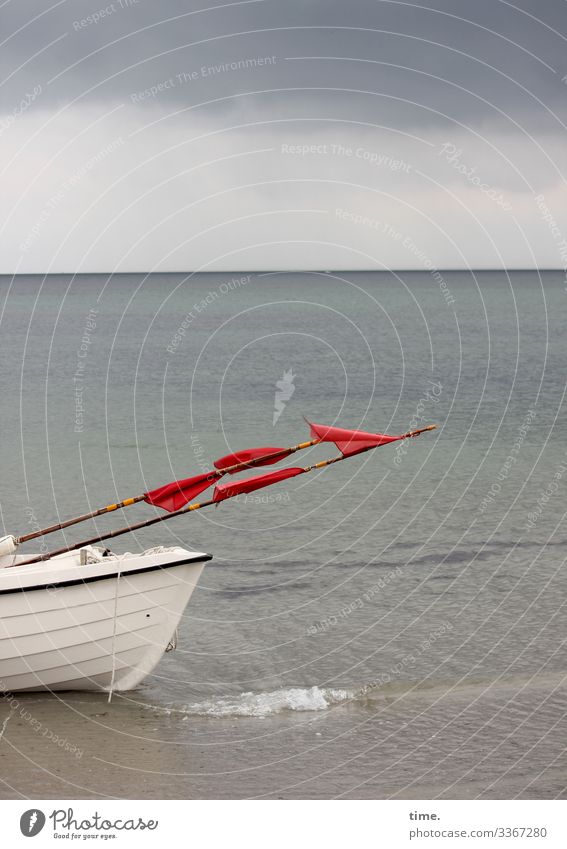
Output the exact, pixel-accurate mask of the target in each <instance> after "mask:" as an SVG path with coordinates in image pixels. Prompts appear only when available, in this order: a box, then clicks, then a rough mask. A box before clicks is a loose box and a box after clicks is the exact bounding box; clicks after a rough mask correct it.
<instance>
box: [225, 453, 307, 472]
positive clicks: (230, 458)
mask: <svg viewBox="0 0 567 849" xmlns="http://www.w3.org/2000/svg"><path fill="white" fill-rule="evenodd" d="M265 454H268V455H269V454H276V456H275V457H273V458H272V459H271V460H264V461H263V462H262V463H255V465H256V466H271V465H272V463H277V462H279V460H283V458H284V457H288V456H289V454H291V451H290V449H289V448H270V447H266V448H246V449H244V450H243V451H237V452H236V453H235V454H227V455H226V456H225V457H221V458H220V460H215V469H227V468H229V466H236V464H237V463H249V462H250V461H251V460H257V459H258V458H259V457H263V456H264V455H265ZM237 471H238V470H237ZM240 471H241V470H240ZM229 474H231V475H235V474H236V471H234V472H230V473H229Z"/></svg>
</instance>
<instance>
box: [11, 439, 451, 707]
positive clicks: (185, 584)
mask: <svg viewBox="0 0 567 849" xmlns="http://www.w3.org/2000/svg"><path fill="white" fill-rule="evenodd" d="M310 428H311V439H310V440H308V441H304V442H300V443H299V444H297V445H295V446H291V447H289V448H273V447H262V448H252V449H247V450H246V451H241V452H238V453H236V454H228V455H226V456H225V457H221V458H220V459H219V460H217V461H215V463H214V469H211V471H209V472H201V473H200V474H199V475H196V476H194V477H192V478H186V479H184V480H178V481H173V482H172V483H169V484H166V485H165V486H161V487H158V489H155V490H152V491H151V492H145V493H142V494H140V495H137V496H134V497H133V498H126V499H125V500H123V501H120V502H118V503H113V504H108V505H106V507H100V508H98V509H96V510H93V511H91V512H90V513H86V514H84V515H81V516H75V517H73V518H71V519H66V520H64V521H62V522H58V523H57V524H56V525H51V526H50V527H47V528H39V529H37V530H33V531H32V532H30V533H27V534H24V535H23V536H20V537H15V536H12V535H10V534H9V535H7V536H4V537H0V695H2V693H6V692H16V691H18V690H99V689H103V690H110V691H113V690H131V689H133V688H134V687H136V686H137V685H138V684H139V683H140V681H142V679H143V678H144V677H145V676H146V675H148V674H149V673H150V672H151V671H152V670H153V669H154V667H155V666H156V664H157V663H158V661H159V659H160V657H161V656H162V654H163V652H164V651H165V650H166V649H167V648H168V646H169V644H170V641H171V640H172V637H173V635H174V633H175V630H176V628H177V625H178V623H179V620H180V618H181V616H182V614H183V611H184V610H185V607H186V605H187V603H188V602H189V599H190V598H191V594H192V592H193V590H194V589H195V586H196V584H197V581H198V580H199V577H200V575H201V572H202V570H203V564H204V563H205V561H207V560H210V559H211V555H210V554H203V553H202V552H191V551H187V550H186V549H184V548H177V547H174V548H163V547H160V548H153V549H150V550H149V551H145V552H143V553H142V554H122V555H116V554H112V552H110V551H108V550H107V549H102V548H98V547H96V546H95V544H96V543H98V542H101V541H102V540H105V539H111V538H114V537H116V536H120V535H121V534H125V533H131V532H132V531H135V530H138V529H140V528H146V527H150V526H151V525H154V524H156V523H157V522H164V521H166V520H168V519H173V518H175V517H176V516H181V515H187V514H189V513H192V512H193V511H194V510H200V509H201V508H203V507H210V506H213V505H216V506H218V504H219V503H221V502H223V501H225V500H227V499H229V498H235V497H236V496H237V495H240V494H245V493H250V492H254V491H256V490H257V489H261V488H263V487H266V486H272V485H273V484H276V483H280V482H282V481H284V480H288V479H290V478H292V477H296V476H297V475H301V474H305V473H307V472H312V471H313V470H315V469H322V468H324V467H326V466H330V465H332V464H334V463H337V462H339V461H341V460H346V459H347V458H348V457H353V456H356V455H358V454H361V453H363V452H366V451H370V450H372V449H374V448H378V447H379V446H380V445H385V444H387V443H389V442H396V441H397V440H400V439H408V438H411V437H414V436H418V435H419V434H420V433H424V432H425V431H429V430H434V429H435V425H428V426H427V427H423V428H420V429H418V430H414V431H408V432H407V433H404V434H400V435H397V436H395V435H388V434H383V433H368V432H367V431H358V430H348V429H345V428H338V427H328V426H327V425H320V424H314V423H310ZM320 442H334V444H335V445H336V446H337V448H338V449H339V451H340V454H339V455H338V456H336V457H331V458H330V459H327V460H322V461H320V462H318V463H315V464H314V465H311V466H306V467H304V468H302V467H291V468H285V469H279V470H278V471H272V472H269V473H268V474H264V475H260V476H257V475H256V476H254V477H252V478H246V479H245V480H240V481H236V482H234V483H233V482H231V483H226V484H219V483H218V481H219V480H220V478H221V477H223V476H224V475H233V474H236V473H237V472H240V471H244V470H246V469H250V468H252V467H254V466H261V465H272V464H273V463H275V462H279V460H281V459H283V458H285V457H288V456H289V455H290V454H293V453H295V452H296V451H301V450H304V449H306V448H310V447H311V446H313V445H317V444H319V443H320ZM212 485H214V486H215V489H214V492H213V496H212V498H209V499H207V500H206V501H200V502H195V503H189V502H190V501H191V499H192V498H193V497H195V496H197V495H199V494H200V493H201V492H204V491H205V490H206V489H208V488H209V487H210V486H212ZM142 501H145V502H147V503H149V504H152V505H154V506H155V507H159V508H161V509H163V510H165V511H166V512H167V515H166V516H157V517H154V518H151V519H147V520H145V521H142V522H138V523H136V524H133V525H127V526H125V527H123V528H117V529H115V530H113V531H107V532H106V533H103V534H98V535H97V536H96V537H93V538H91V539H88V540H83V541H82V542H78V543H73V544H71V545H66V546H65V547H64V548H60V549H56V550H54V551H51V552H46V553H44V554H38V555H35V556H34V555H29V554H28V555H20V554H17V550H18V546H19V545H20V544H21V543H24V542H29V541H30V540H32V539H37V538H38V537H43V536H46V535H48V534H51V533H54V532H55V531H58V530H62V529H64V528H68V527H70V526H71V525H75V524H78V523H80V522H84V521H87V520H88V519H93V518H95V517H97V516H102V515H104V514H106V513H113V512H114V511H115V510H121V509H123V508H125V507H129V506H131V505H133V504H138V503H140V502H142ZM12 567H15V568H12Z"/></svg>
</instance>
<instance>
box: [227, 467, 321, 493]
mask: <svg viewBox="0 0 567 849" xmlns="http://www.w3.org/2000/svg"><path fill="white" fill-rule="evenodd" d="M303 472H304V469H301V468H299V467H295V468H291V469H279V470H278V471H277V472H269V473H268V474H267V475H257V476H256V477H255V478H247V479H246V480H243V481H233V482H232V483H221V484H218V485H217V486H215V491H214V494H213V501H224V500H225V499H226V498H233V497H234V496H235V495H241V494H243V493H245V492H254V490H255V489H261V488H262V487H263V486H271V485H272V484H274V483H279V482H280V481H284V480H287V478H294V477H295V476H296V475H301V474H302V473H303Z"/></svg>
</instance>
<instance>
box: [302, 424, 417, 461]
mask: <svg viewBox="0 0 567 849" xmlns="http://www.w3.org/2000/svg"><path fill="white" fill-rule="evenodd" d="M308 424H309V427H310V428H311V436H312V437H314V438H315V439H319V440H320V441H321V442H334V443H335V445H336V446H337V448H338V449H339V451H340V452H341V454H343V455H344V456H345V457H352V455H353V454H358V453H359V452H360V451H365V450H366V449H368V448H377V447H378V446H379V445H387V443H388V442H396V441H397V440H398V439H403V438H404V437H403V435H402V436H389V435H388V434H387V433H369V432H367V431H365V430H347V428H344V427H330V426H329V425H322V424H313V423H312V422H308Z"/></svg>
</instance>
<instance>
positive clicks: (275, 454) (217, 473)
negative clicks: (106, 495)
mask: <svg viewBox="0 0 567 849" xmlns="http://www.w3.org/2000/svg"><path fill="white" fill-rule="evenodd" d="M318 442H319V440H318V439H312V440H310V441H309V442H300V443H299V445H294V446H293V447H292V448H281V449H280V450H279V451H272V452H271V453H270V454H264V455H263V456H261V457H256V458H255V459H252V460H248V461H247V462H245V463H235V464H234V465H232V466H227V468H226V469H214V470H213V471H212V472H210V475H211V484H213V483H215V482H216V481H217V480H219V478H221V477H222V476H223V475H231V474H235V473H236V472H239V471H243V470H244V469H249V468H253V467H254V466H258V465H261V464H262V463H265V462H266V461H267V460H276V459H277V458H279V457H282V458H283V457H288V456H289V455H290V454H294V453H295V452H296V451H301V450H303V449H304V448H310V447H311V446H312V445H316V444H317V443H318ZM234 453H238V452H234ZM145 497H146V496H145V493H144V494H143V495H136V496H135V497H134V498H125V499H124V501H119V502H117V503H116V504H107V506H106V507H100V508H99V509H98V510H93V512H92V513H84V514H83V515H82V516H75V517H74V518H72V519H66V520H65V521H64V522H59V524H57V525H50V526H49V527H48V528H41V530H38V531H33V532H32V533H29V534H24V535H23V536H21V537H17V538H16V544H17V545H19V544H20V543H22V542H28V541H29V540H30V539H36V538H37V537H43V536H47V534H52V533H54V532H55V531H61V530H63V528H69V527H71V525H77V524H78V523H79V522H86V521H87V519H95V518H96V517H97V516H103V515H104V514H105V513H113V512H114V511H115V510H122V508H123V507H129V506H130V505H131V504H138V503H139V502H140V501H143V500H144V499H145Z"/></svg>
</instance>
